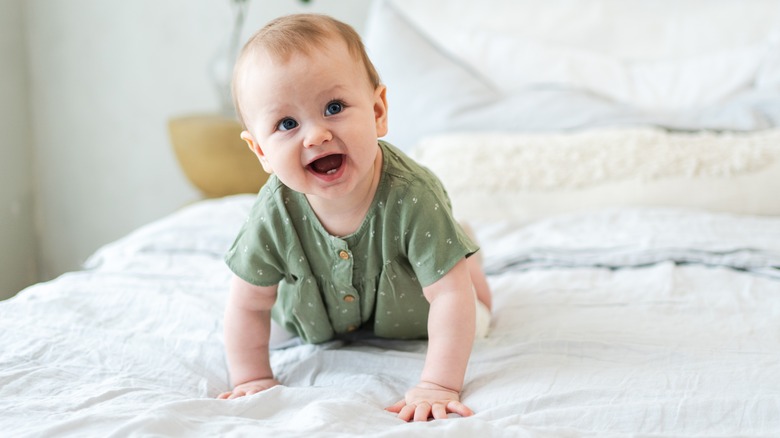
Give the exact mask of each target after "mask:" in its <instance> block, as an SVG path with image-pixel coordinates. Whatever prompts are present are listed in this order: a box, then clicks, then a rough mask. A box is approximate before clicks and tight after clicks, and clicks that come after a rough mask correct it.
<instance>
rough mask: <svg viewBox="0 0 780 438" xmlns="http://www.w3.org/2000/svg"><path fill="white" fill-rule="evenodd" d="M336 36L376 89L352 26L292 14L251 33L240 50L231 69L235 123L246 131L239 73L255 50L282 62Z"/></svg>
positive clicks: (373, 70) (324, 17) (373, 71)
mask: <svg viewBox="0 0 780 438" xmlns="http://www.w3.org/2000/svg"><path fill="white" fill-rule="evenodd" d="M334 36H336V37H340V38H341V39H342V40H343V41H344V42H345V43H346V44H347V49H348V50H349V52H350V54H352V56H353V57H354V58H355V59H356V60H359V61H361V62H362V63H363V66H364V67H365V69H366V75H367V76H368V80H369V82H370V83H371V85H372V86H373V87H374V88H376V87H378V86H379V85H380V84H381V81H380V79H379V74H378V73H377V72H376V68H374V64H373V63H371V60H370V59H369V58H368V54H367V53H366V49H365V47H364V46H363V41H362V40H361V39H360V35H358V33H357V32H356V31H355V29H353V28H352V26H350V25H348V24H346V23H342V22H341V21H339V20H336V19H335V18H332V17H329V16H327V15H321V14H294V15H287V16H283V17H279V18H276V19H274V20H272V21H270V22H269V23H268V24H266V25H265V26H264V27H263V28H261V29H260V30H258V31H257V32H255V34H254V35H252V37H251V38H249V41H247V43H246V44H245V45H244V48H243V49H241V53H240V54H239V56H238V60H237V61H236V65H235V68H234V70H233V83H232V91H233V104H234V105H235V108H236V114H237V115H238V120H239V121H240V122H241V124H242V125H243V126H244V128H246V123H245V121H244V117H243V114H242V113H241V105H240V102H239V99H238V89H237V88H238V86H237V84H238V82H239V80H238V79H239V77H238V76H239V74H241V69H242V66H243V63H244V61H245V59H246V58H247V57H248V55H250V54H251V53H252V52H254V51H255V50H257V49H258V48H261V49H264V50H266V51H268V53H269V54H271V56H273V57H275V58H278V59H280V60H282V61H286V60H287V59H289V58H290V56H292V55H293V54H295V53H303V54H305V55H308V54H310V53H311V51H312V50H315V49H317V48H320V47H323V46H325V44H326V43H327V41H328V39H329V38H332V37H334Z"/></svg>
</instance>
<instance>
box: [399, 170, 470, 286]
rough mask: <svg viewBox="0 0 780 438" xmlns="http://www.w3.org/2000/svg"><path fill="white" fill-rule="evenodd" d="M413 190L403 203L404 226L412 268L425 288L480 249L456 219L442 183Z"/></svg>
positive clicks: (404, 198) (435, 182) (406, 195)
mask: <svg viewBox="0 0 780 438" xmlns="http://www.w3.org/2000/svg"><path fill="white" fill-rule="evenodd" d="M413 187H414V188H413V189H411V190H409V191H408V192H407V194H405V195H404V196H403V198H401V199H400V201H401V203H402V204H403V205H404V207H403V209H402V212H403V214H402V219H401V222H402V225H401V226H402V228H403V234H404V244H405V246H406V248H405V250H406V256H407V258H408V260H409V264H410V265H411V267H412V269H413V270H414V272H415V275H416V276H417V278H418V280H419V281H420V284H421V285H422V286H423V287H425V286H429V285H431V284H433V283H435V282H436V281H438V280H439V279H441V278H442V277H443V276H444V275H445V274H446V273H447V272H449V271H450V269H452V268H453V267H454V266H455V264H457V263H458V262H459V261H460V260H462V259H463V258H464V257H468V256H470V255H471V254H473V253H475V252H476V251H477V250H478V249H479V247H477V245H476V244H475V243H474V242H473V241H472V240H471V239H470V238H469V237H468V236H467V235H466V233H465V232H464V230H463V228H462V227H461V226H460V224H458V222H457V221H456V220H455V218H454V217H453V216H452V209H451V208H450V202H449V198H448V197H447V194H446V192H444V189H443V188H441V186H440V185H439V184H438V181H434V182H433V183H432V184H414V185H413Z"/></svg>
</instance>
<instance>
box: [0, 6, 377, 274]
mask: <svg viewBox="0 0 780 438" xmlns="http://www.w3.org/2000/svg"><path fill="white" fill-rule="evenodd" d="M0 1H3V0H0ZM230 5H231V4H230V2H229V0H221V1H220V0H166V1H159V0H134V1H124V0H28V2H27V11H26V12H27V21H26V23H27V35H28V38H29V44H28V47H29V49H28V54H29V58H30V59H29V70H30V95H29V98H30V103H31V107H32V113H33V117H32V129H33V141H34V150H35V157H36V163H35V164H36V166H37V170H38V171H37V176H38V178H37V186H38V189H39V190H38V193H37V200H36V204H35V207H36V212H37V219H38V222H39V230H40V248H41V251H40V262H41V267H42V268H41V273H42V278H43V279H47V278H51V277H54V276H56V275H58V274H61V273H63V272H66V271H69V270H73V269H76V268H78V267H79V266H80V264H81V263H83V261H84V260H85V259H86V257H87V256H88V255H89V254H91V253H92V252H93V251H94V250H95V249H97V248H98V247H99V246H100V245H102V244H105V243H107V242H109V241H112V240H114V239H117V238H119V237H121V236H123V235H125V234H126V233H128V232H130V231H131V230H133V229H135V228H137V227H138V226H140V225H142V224H144V223H147V222H149V221H152V220H154V219H157V218H159V217H161V216H163V215H165V214H168V213H170V212H172V211H174V210H176V209H177V208H179V207H181V206H182V205H185V204H187V203H189V202H192V201H193V200H195V199H196V198H197V193H196V192H195V191H194V190H193V189H192V188H191V187H190V186H189V184H188V182H187V181H186V180H185V178H184V176H183V174H182V173H181V171H180V170H179V168H178V165H177V163H176V160H175V157H174V155H173V153H172V151H171V148H170V145H169V141H168V133H167V127H166V123H167V120H168V119H169V118H170V117H172V116H177V115H182V114H187V113H195V112H212V111H216V110H217V108H218V99H217V96H216V93H215V92H214V91H213V87H212V84H211V83H210V78H209V75H208V65H209V62H210V60H211V58H212V57H213V55H214V53H215V52H216V50H217V48H218V47H219V46H220V45H221V44H222V43H223V41H224V40H225V39H226V38H227V35H228V33H229V32H228V29H229V26H230V25H231V23H232V10H231V6H230ZM369 7H370V2H369V1H366V0H313V1H312V3H311V5H303V4H301V3H299V2H297V1H295V0H286V1H282V0H274V1H262V2H261V1H257V0H254V1H252V2H251V3H250V7H249V17H248V20H247V26H246V32H245V33H246V34H247V35H246V36H248V34H249V33H251V32H252V31H253V30H255V29H256V28H257V27H259V26H261V25H262V24H264V23H265V22H267V21H268V20H269V19H271V18H273V17H275V16H278V15H282V14H287V13H293V12H299V11H313V12H324V13H329V14H331V15H333V16H335V17H337V18H339V19H342V20H344V21H346V22H348V23H350V24H352V25H353V26H355V27H356V29H357V30H358V31H359V32H360V31H362V29H363V21H364V20H365V18H366V16H367V14H368V9H369Z"/></svg>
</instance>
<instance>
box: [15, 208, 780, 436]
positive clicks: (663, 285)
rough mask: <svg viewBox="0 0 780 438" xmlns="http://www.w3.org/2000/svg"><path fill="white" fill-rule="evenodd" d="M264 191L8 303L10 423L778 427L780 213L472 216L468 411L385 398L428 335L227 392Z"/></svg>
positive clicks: (701, 430) (596, 432)
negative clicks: (248, 245)
mask: <svg viewBox="0 0 780 438" xmlns="http://www.w3.org/2000/svg"><path fill="white" fill-rule="evenodd" d="M251 201H252V198H251V197H246V196H240V197H233V198H226V199H222V200H216V201H208V202H202V203H199V204H196V205H194V206H191V207H189V208H187V209H185V210H182V211H180V212H178V213H176V214H174V215H173V216H170V217H168V218H165V219H163V220H160V221H158V222H156V223H153V224H151V225H149V226H147V227H144V228H142V229H141V230H139V231H137V232H135V233H133V234H132V235H130V236H128V237H127V238H125V239H122V240H120V241H118V242H116V243H114V244H111V245H108V246H106V247H105V248H103V249H101V250H100V251H98V252H97V253H96V254H95V255H94V256H93V257H92V258H91V259H90V260H89V262H88V264H87V268H86V269H85V270H84V271H81V272H74V273H70V274H67V275H64V276H62V277H61V278H58V279H57V280H55V281H52V282H49V283H45V284H39V285H36V286H33V287H31V288H29V289H27V290H25V291H23V292H22V293H20V294H19V295H18V296H17V297H15V298H13V299H11V300H8V301H6V302H1V303H0V435H3V436H14V437H15V436H47V437H48V436H79V437H82V436H100V437H110V436H233V435H240V436H250V435H251V436H269V435H272V436H274V437H282V436H341V435H360V436H363V435H365V436H399V437H400V436H402V437H409V436H426V437H428V436H448V437H450V436H465V437H472V436H481V437H487V436H512V437H515V436H543V437H548V436H567V437H569V436H572V437H575V436H594V437H595V436H598V437H604V436H654V437H659V436H669V437H671V436H675V437H679V436H682V437H688V436H723V437H726V436H762V437H776V436H780V279H778V272H780V218H760V217H744V216H729V215H716V214H710V213H703V212H696V211H686V210H662V209H653V210H639V209H631V210H606V211H597V212H592V213H581V214H578V215H570V216H561V217H555V218H550V219H547V220H544V221H540V222H537V223H534V224H531V225H528V226H526V227H510V226H508V225H507V224H496V223H492V224H476V229H477V233H478V235H479V238H480V240H481V244H482V248H483V250H484V253H485V255H486V258H485V262H486V267H487V268H488V269H489V271H490V272H491V275H490V278H489V280H490V283H491V285H492V287H493V289H494V296H495V298H494V300H495V301H494V307H495V309H494V319H493V327H492V330H491V334H490V336H489V337H488V338H487V339H485V340H482V341H479V342H477V343H476V345H475V346H474V351H473V355H472V359H471V362H470V366H469V370H468V374H467V377H466V386H465V390H464V392H463V398H464V401H465V402H466V404H467V405H468V406H470V407H471V408H472V409H473V410H474V411H475V412H476V414H475V415H474V416H473V417H470V418H465V419H460V418H458V419H452V420H445V421H434V422H430V423H414V424H406V423H403V422H401V421H400V420H397V419H396V418H395V417H394V416H393V415H392V414H389V413H387V412H384V411H383V410H382V408H383V407H385V406H388V405H390V404H392V403H393V402H395V401H397V399H399V397H401V396H402V394H403V393H404V391H405V390H406V389H407V388H408V387H409V386H410V385H413V384H414V383H415V382H416V379H417V378H418V377H419V373H420V370H421V367H422V362H423V359H424V354H425V343H424V342H393V341H382V340H372V339H366V340H360V341H354V342H346V341H334V342H330V343H327V344H324V345H318V346H305V345H304V346H299V347H293V348H290V349H286V350H278V351H274V352H273V354H272V364H273V366H274V368H275V370H276V371H277V373H278V377H279V378H280V380H282V381H283V382H284V383H285V384H286V386H284V387H276V388H273V389H271V390H269V391H267V392H264V393H261V394H257V395H254V396H251V397H245V398H242V399H238V400H233V401H223V400H215V399H214V396H216V395H217V394H218V393H220V392H222V391H224V390H225V389H227V381H228V376H227V368H226V364H225V358H224V354H223V347H222V344H223V342H222V310H223V306H224V300H225V295H226V286H225V285H226V283H227V280H228V276H229V273H228V271H227V269H226V267H225V266H224V264H223V263H222V253H223V251H224V250H225V249H226V248H227V247H228V245H229V244H230V243H231V242H232V239H233V237H234V235H235V231H236V230H237V227H238V226H239V224H240V223H241V222H242V221H243V219H244V216H245V214H246V212H247V211H248V208H249V205H250V203H251Z"/></svg>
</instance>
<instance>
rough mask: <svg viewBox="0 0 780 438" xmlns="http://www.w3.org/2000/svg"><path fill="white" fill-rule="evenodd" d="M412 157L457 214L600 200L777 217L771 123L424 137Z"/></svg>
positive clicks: (526, 217) (779, 193)
mask: <svg viewBox="0 0 780 438" xmlns="http://www.w3.org/2000/svg"><path fill="white" fill-rule="evenodd" d="M411 155H412V157H413V158H415V159H417V160H418V161H419V162H420V163H421V164H423V165H424V166H426V167H428V168H430V169H431V170H432V171H433V172H434V173H436V174H437V175H438V176H439V178H441V180H442V182H443V183H444V185H445V187H446V188H447V191H448V193H449V194H450V197H451V199H452V202H453V208H454V210H455V214H456V215H457V216H458V217H459V218H461V219H463V220H497V219H512V220H516V221H520V222H526V221H532V220H536V219H539V218H542V217H546V216H549V215H553V214H560V213H565V212H571V211H579V210H585V209H591V208H597V207H609V206H666V207H694V208H702V209H707V210H712V211H722V212H731V213H741V214H759V215H780V129H773V130H766V131H759V132H754V133H742V134H733V133H732V134H726V133H720V134H718V133H714V132H696V133H682V132H667V131H664V130H661V129H657V128H623V129H597V130H587V131H579V132H570V133H562V134H511V133H482V134H479V133H453V134H447V135H437V136H432V137H428V138H425V139H423V140H422V141H421V142H420V145H419V147H418V148H416V149H415V150H414V151H413V152H412V153H411Z"/></svg>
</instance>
